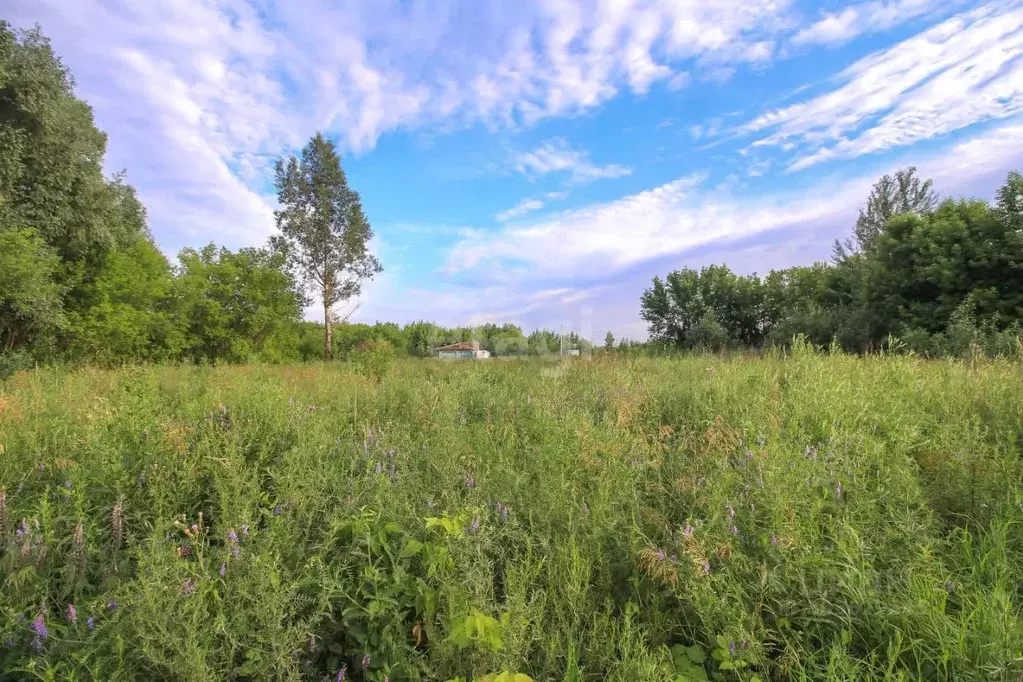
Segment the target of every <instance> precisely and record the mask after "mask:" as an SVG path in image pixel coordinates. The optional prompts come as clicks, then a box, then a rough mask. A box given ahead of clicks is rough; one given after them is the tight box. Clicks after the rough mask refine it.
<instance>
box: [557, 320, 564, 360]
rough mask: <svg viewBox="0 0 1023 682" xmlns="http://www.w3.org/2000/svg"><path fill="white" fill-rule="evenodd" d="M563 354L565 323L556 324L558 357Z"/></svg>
mask: <svg viewBox="0 0 1023 682" xmlns="http://www.w3.org/2000/svg"><path fill="white" fill-rule="evenodd" d="M564 355H565V325H564V324H561V325H558V357H562V356H564Z"/></svg>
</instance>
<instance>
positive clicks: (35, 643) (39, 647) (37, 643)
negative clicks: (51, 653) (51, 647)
mask: <svg viewBox="0 0 1023 682" xmlns="http://www.w3.org/2000/svg"><path fill="white" fill-rule="evenodd" d="M32 646H33V647H34V648H35V650H36V651H38V652H40V653H41V652H42V650H43V640H41V639H40V638H38V637H36V638H35V639H33V640H32Z"/></svg>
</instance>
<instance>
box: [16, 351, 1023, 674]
mask: <svg viewBox="0 0 1023 682" xmlns="http://www.w3.org/2000/svg"><path fill="white" fill-rule="evenodd" d="M0 448H2V450H0V452H2V454H0V491H2V492H0V552H2V554H0V571H2V575H0V578H2V580H3V583H2V585H0V609H2V614H0V638H2V640H3V641H4V642H5V644H4V646H3V648H2V649H0V667H2V670H3V671H4V672H3V673H2V674H0V677H2V678H3V679H27V678H30V677H37V678H39V679H59V680H65V679H82V680H87V679H97V680H116V679H147V680H213V679H232V678H233V679H289V680H297V679H308V680H321V679H330V680H336V679H341V676H340V673H341V671H342V670H344V674H343V679H345V680H375V681H380V680H385V679H389V680H391V681H393V682H397V681H400V680H420V679H427V680H448V679H454V678H459V677H460V678H463V679H465V680H471V679H478V678H482V677H484V676H486V675H494V676H496V675H498V674H500V673H509V674H508V675H505V676H504V677H503V678H499V679H507V680H511V679H523V678H521V677H518V678H513V675H512V674H516V673H517V674H522V675H528V676H529V677H531V678H532V679H535V680H558V681H561V680H566V681H576V680H594V681H595V680H605V679H606V680H622V681H630V682H632V681H636V680H701V679H719V680H743V681H752V680H757V679H759V680H763V681H764V682H766V681H767V680H770V679H813V680H822V679H835V680H847V679H921V680H974V679H976V680H981V679H984V680H987V679H996V680H1018V679H1020V676H1021V675H1023V658H1021V657H1023V624H1021V618H1020V605H1021V604H1023V594H1021V589H1023V528H1021V525H1020V521H1021V506H1020V505H1021V502H1023V494H1021V492H1023V488H1021V476H1023V468H1021V466H1020V458H1021V453H1023V367H1021V366H1020V365H1013V364H1008V363H1005V364H1001V363H998V362H987V363H982V364H977V365H970V364H964V363H962V362H955V363H953V362H942V363H938V362H925V361H920V360H916V359H912V358H877V357H875V358H853V357H843V356H838V357H824V356H819V355H814V354H813V353H811V352H809V351H806V350H799V349H797V350H796V351H795V352H794V354H793V355H791V356H788V357H780V356H779V357H767V358H763V359H732V360H728V359H720V358H708V357H690V358H684V359H674V360H667V359H665V360H649V359H646V360H624V359H618V360H616V359H614V358H611V359H599V360H590V361H587V360H579V361H573V362H571V363H567V364H558V363H553V362H542V361H531V362H527V361H509V362H493V361H492V362H488V363H457V362H453V363H438V362H433V361H429V362H411V361H409V362H399V363H397V364H394V365H393V366H391V367H390V368H389V370H388V371H387V372H386V374H384V375H383V377H382V378H380V379H379V380H378V379H377V378H375V377H373V376H368V375H366V374H364V373H361V372H360V371H359V370H358V368H353V367H351V366H348V365H345V364H337V365H334V366H318V365H311V366H296V367H278V368H274V367H225V368H217V369H199V368H152V369H126V370H123V371H109V372H107V371H98V370H83V371H78V372H74V373H68V372H66V371H63V370H40V371H38V372H36V373H22V374H19V375H16V376H15V377H13V378H12V379H10V380H8V381H7V382H6V383H5V384H3V385H2V388H0ZM491 679H494V678H491Z"/></svg>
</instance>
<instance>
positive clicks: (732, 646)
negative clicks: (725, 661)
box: [728, 642, 735, 656]
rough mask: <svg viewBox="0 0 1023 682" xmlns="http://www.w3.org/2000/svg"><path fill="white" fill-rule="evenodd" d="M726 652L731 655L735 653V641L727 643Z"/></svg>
mask: <svg viewBox="0 0 1023 682" xmlns="http://www.w3.org/2000/svg"><path fill="white" fill-rule="evenodd" d="M728 653H729V654H731V655H732V656H734V655H735V642H729V643H728Z"/></svg>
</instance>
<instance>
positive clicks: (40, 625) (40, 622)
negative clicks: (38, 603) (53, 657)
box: [32, 613, 50, 640]
mask: <svg viewBox="0 0 1023 682" xmlns="http://www.w3.org/2000/svg"><path fill="white" fill-rule="evenodd" d="M32 629H33V630H35V633H36V639H37V640H44V639H46V638H47V637H48V636H49V634H50V631H49V630H47V629H46V621H45V620H44V619H43V614H41V613H40V614H39V615H38V616H36V619H35V620H34V621H32Z"/></svg>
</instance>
